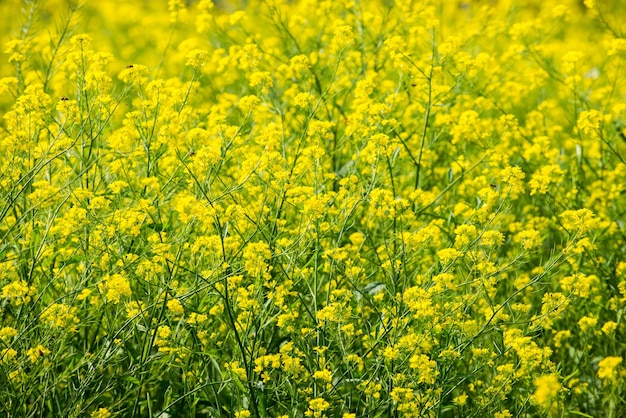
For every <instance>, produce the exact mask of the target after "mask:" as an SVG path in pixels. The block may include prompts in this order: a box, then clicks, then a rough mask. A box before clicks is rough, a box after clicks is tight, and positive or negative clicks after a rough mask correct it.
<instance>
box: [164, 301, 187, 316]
mask: <svg viewBox="0 0 626 418" xmlns="http://www.w3.org/2000/svg"><path fill="white" fill-rule="evenodd" d="M167 309H169V310H170V311H171V312H173V313H175V314H180V315H184V314H185V308H183V305H182V304H181V303H180V301H179V300H178V299H170V300H168V301H167Z"/></svg>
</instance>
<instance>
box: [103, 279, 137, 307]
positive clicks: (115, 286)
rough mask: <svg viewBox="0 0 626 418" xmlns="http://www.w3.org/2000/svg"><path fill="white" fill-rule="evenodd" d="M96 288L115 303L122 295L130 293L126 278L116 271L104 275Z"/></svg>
mask: <svg viewBox="0 0 626 418" xmlns="http://www.w3.org/2000/svg"><path fill="white" fill-rule="evenodd" d="M98 289H99V290H100V292H101V293H102V294H103V295H104V296H105V297H106V299H107V300H108V301H110V302H113V303H115V304H117V303H119V302H120V300H121V299H122V298H123V297H126V296H131V295H132V291H131V289H130V284H129V283H128V280H127V279H126V278H125V277H124V276H122V275H121V274H117V273H116V274H113V275H108V274H107V275H106V276H104V278H103V279H102V282H101V283H100V284H99V285H98Z"/></svg>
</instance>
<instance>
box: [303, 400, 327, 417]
mask: <svg viewBox="0 0 626 418" xmlns="http://www.w3.org/2000/svg"><path fill="white" fill-rule="evenodd" d="M329 407H330V404H329V403H328V402H327V401H326V400H325V399H324V398H315V399H311V400H310V401H309V409H308V410H307V411H306V412H305V413H304V415H306V416H307V417H321V416H322V412H324V411H325V410H327V409H328V408H329Z"/></svg>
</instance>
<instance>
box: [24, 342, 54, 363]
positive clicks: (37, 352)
mask: <svg viewBox="0 0 626 418" xmlns="http://www.w3.org/2000/svg"><path fill="white" fill-rule="evenodd" d="M48 354H50V350H48V349H47V348H46V347H44V346H43V345H41V344H39V345H37V347H33V348H29V349H28V350H26V355H27V356H28V358H29V359H30V361H31V362H33V363H37V362H38V361H39V360H40V359H41V358H42V357H44V356H47V355H48Z"/></svg>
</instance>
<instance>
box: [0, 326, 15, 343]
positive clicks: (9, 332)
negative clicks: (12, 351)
mask: <svg viewBox="0 0 626 418" xmlns="http://www.w3.org/2000/svg"><path fill="white" fill-rule="evenodd" d="M17 334H18V332H17V330H16V329H15V328H13V327H2V329H0V340H5V341H6V340H9V339H11V338H13V337H15V336H16V335H17Z"/></svg>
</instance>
